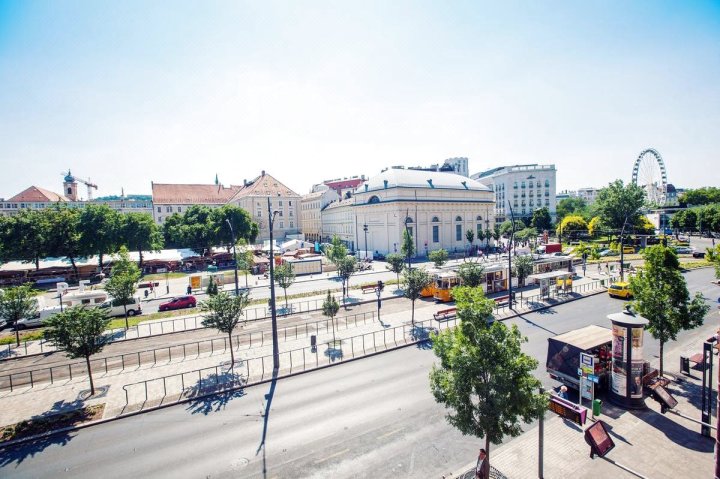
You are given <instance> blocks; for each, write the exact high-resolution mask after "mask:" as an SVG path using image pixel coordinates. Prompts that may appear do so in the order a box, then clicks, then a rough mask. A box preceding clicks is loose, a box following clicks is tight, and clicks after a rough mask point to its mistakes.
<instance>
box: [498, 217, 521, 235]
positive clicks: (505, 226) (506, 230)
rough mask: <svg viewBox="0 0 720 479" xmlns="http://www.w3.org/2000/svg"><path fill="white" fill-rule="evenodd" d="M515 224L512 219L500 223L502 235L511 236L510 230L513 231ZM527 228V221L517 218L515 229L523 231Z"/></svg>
mask: <svg viewBox="0 0 720 479" xmlns="http://www.w3.org/2000/svg"><path fill="white" fill-rule="evenodd" d="M512 227H513V224H512V222H511V221H510V220H507V221H503V223H502V224H501V225H500V234H501V235H502V236H509V235H510V232H511V231H512ZM524 229H525V223H523V222H522V221H521V220H515V231H516V232H517V231H521V230H524Z"/></svg>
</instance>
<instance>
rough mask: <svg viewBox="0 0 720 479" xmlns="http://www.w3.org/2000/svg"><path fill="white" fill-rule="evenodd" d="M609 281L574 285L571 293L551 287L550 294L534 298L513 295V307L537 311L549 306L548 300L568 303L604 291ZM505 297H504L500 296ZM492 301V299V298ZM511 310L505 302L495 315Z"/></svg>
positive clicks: (497, 304) (533, 296) (497, 307)
mask: <svg viewBox="0 0 720 479" xmlns="http://www.w3.org/2000/svg"><path fill="white" fill-rule="evenodd" d="M606 281H607V280H604V279H600V280H595V281H592V282H590V283H585V284H579V285H573V286H572V287H571V288H570V289H569V291H563V290H562V289H560V288H556V287H551V288H550V289H549V290H548V293H547V294H545V295H543V294H534V295H532V296H523V295H521V294H519V293H513V294H514V295H515V301H514V302H513V307H516V308H517V307H518V306H519V307H520V308H527V309H535V308H539V307H545V306H548V304H546V303H544V301H546V300H556V301H559V302H562V301H567V300H569V299H572V298H573V297H577V296H581V295H583V294H584V293H588V292H591V291H597V290H599V289H602V288H604V287H605V284H606ZM500 297H503V296H500ZM491 299H492V298H491ZM509 308H510V303H509V301H505V302H504V303H501V304H499V303H496V304H495V314H496V315H499V314H501V313H506V312H507V311H508V310H509Z"/></svg>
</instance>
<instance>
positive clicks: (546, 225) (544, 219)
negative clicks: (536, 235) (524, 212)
mask: <svg viewBox="0 0 720 479" xmlns="http://www.w3.org/2000/svg"><path fill="white" fill-rule="evenodd" d="M530 226H532V227H533V228H535V229H536V230H538V231H544V230H549V229H550V228H552V216H550V211H549V210H548V209H547V208H546V207H545V206H543V207H542V208H538V209H536V210H535V211H533V215H532V219H531V220H530Z"/></svg>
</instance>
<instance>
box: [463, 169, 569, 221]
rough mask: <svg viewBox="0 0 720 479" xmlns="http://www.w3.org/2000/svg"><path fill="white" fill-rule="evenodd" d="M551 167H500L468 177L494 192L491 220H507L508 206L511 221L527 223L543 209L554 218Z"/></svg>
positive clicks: (554, 203)
mask: <svg viewBox="0 0 720 479" xmlns="http://www.w3.org/2000/svg"><path fill="white" fill-rule="evenodd" d="M555 173H556V170H555V165H537V164H531V165H513V166H500V167H497V168H493V169H491V170H487V171H483V172H481V173H476V174H474V175H472V177H471V178H473V179H476V180H477V181H479V182H480V183H482V184H484V185H486V186H488V187H490V188H492V189H493V191H494V192H495V203H496V209H495V217H496V219H497V221H498V222H500V223H501V222H503V221H506V220H509V219H510V210H509V207H508V202H509V203H510V205H511V206H512V210H513V215H514V216H515V218H524V219H526V220H529V219H530V218H531V217H532V214H533V211H535V210H536V209H539V208H542V207H545V208H547V209H548V210H549V211H550V215H551V216H552V217H553V218H554V217H555V210H556V203H557V202H556V198H555V188H556V181H555Z"/></svg>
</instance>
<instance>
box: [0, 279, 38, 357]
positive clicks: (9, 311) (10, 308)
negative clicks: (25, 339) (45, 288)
mask: <svg viewBox="0 0 720 479" xmlns="http://www.w3.org/2000/svg"><path fill="white" fill-rule="evenodd" d="M38 293H39V292H38V291H35V290H33V289H32V286H31V285H29V284H24V285H22V286H15V287H12V288H8V289H6V290H4V291H3V290H0V318H4V319H5V320H6V321H7V323H8V326H14V325H15V323H17V322H18V321H19V320H20V319H23V318H32V317H33V316H35V315H36V314H37V306H38V303H37V300H36V299H35V296H37V295H38ZM15 344H16V345H17V346H20V330H19V329H17V328H15Z"/></svg>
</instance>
